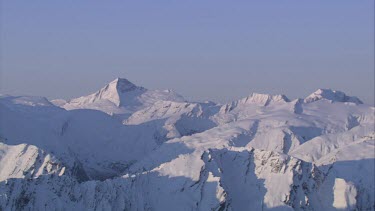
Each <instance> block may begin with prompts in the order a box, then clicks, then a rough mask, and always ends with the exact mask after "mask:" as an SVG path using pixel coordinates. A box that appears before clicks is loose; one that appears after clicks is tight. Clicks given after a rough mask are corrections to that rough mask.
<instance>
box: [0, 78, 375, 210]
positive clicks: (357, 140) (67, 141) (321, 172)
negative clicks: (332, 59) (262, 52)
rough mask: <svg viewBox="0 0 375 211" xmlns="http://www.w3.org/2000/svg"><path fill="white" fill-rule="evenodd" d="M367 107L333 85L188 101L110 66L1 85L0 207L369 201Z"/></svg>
mask: <svg viewBox="0 0 375 211" xmlns="http://www.w3.org/2000/svg"><path fill="white" fill-rule="evenodd" d="M374 114H375V108H374V107H372V106H369V105H365V104H363V103H362V101H361V100H360V99H358V98H357V97H353V96H348V95H346V94H345V93H343V92H341V91H336V90H330V89H318V90H317V91H315V92H314V93H312V94H311V95H309V96H307V97H306V98H304V99H294V100H291V99H289V98H287V97H286V96H285V95H268V94H258V93H253V94H250V95H249V96H247V97H244V98H242V99H239V100H236V101H233V102H229V103H227V104H219V103H214V102H203V103H202V102H189V101H187V100H185V99H184V98H183V97H182V96H181V95H179V94H177V93H175V92H174V91H172V90H149V89H147V88H144V87H141V86H137V85H135V84H133V83H131V82H130V81H129V80H127V79H123V78H117V79H115V80H114V81H112V82H110V83H108V84H107V85H105V86H104V87H103V88H101V89H100V90H99V91H97V92H95V93H93V94H89V95H87V96H82V97H78V98H75V99H70V100H62V99H56V100H51V101H49V100H48V99H46V98H44V97H33V96H10V95H6V94H2V95H0V210H217V211H223V210H231V211H237V210H240V211H241V210H375V131H374V130H375V116H374Z"/></svg>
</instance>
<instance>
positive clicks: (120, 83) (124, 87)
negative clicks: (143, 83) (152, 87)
mask: <svg viewBox="0 0 375 211" xmlns="http://www.w3.org/2000/svg"><path fill="white" fill-rule="evenodd" d="M108 86H109V87H112V88H113V89H114V90H117V92H119V93H124V92H129V91H133V90H136V89H144V88H143V87H139V86H136V85H135V84H133V83H132V82H130V81H129V80H128V79H125V78H116V79H115V80H113V81H112V82H110V83H109V84H108Z"/></svg>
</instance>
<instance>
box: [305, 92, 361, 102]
mask: <svg viewBox="0 0 375 211" xmlns="http://www.w3.org/2000/svg"><path fill="white" fill-rule="evenodd" d="M322 99H325V100H330V101H332V102H351V103H355V104H363V102H362V101H361V100H360V99H359V98H357V97H352V96H347V95H346V94H345V93H344V92H341V91H336V90H331V89H318V90H316V91H315V92H314V93H312V94H311V95H309V96H308V97H306V98H305V102H306V103H311V102H315V101H317V100H322Z"/></svg>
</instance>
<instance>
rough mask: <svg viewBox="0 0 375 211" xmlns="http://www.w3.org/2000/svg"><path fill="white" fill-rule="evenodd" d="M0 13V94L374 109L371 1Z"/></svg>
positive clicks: (59, 6)
mask: <svg viewBox="0 0 375 211" xmlns="http://www.w3.org/2000/svg"><path fill="white" fill-rule="evenodd" d="M1 2H2V5H1V43H0V44H1V47H0V48H1V75H0V76H1V85H0V89H1V93H7V94H13V95H18V94H24V95H38V96H46V97H48V98H50V99H53V98H71V97H78V96H81V95H86V94H89V93H92V92H94V91H96V90H97V89H99V88H101V87H102V86H104V85H105V84H106V83H107V82H109V81H111V80H113V79H114V78H116V77H124V78H127V79H129V80H130V81H132V82H134V83H135V84H137V85H141V86H144V87H146V88H151V89H154V88H156V89H167V88H171V89H173V90H175V91H177V92H178V93H180V94H182V95H183V96H185V97H186V98H187V99H191V100H200V101H203V100H214V101H219V102H225V101H229V100H233V99H237V98H240V97H244V96H247V95H249V94H250V93H252V92H260V93H270V94H279V93H283V94H286V95H287V96H288V97H289V98H291V99H293V98H296V97H305V96H306V95H308V94H310V93H311V92H313V91H315V90H316V89H318V88H332V89H337V90H342V91H344V92H346V93H347V94H349V95H356V96H358V97H360V98H361V99H363V100H364V101H365V102H366V103H369V104H372V103H373V102H374V1H373V0H361V1H355V0H350V1H349V0H330V1H327V0H314V1H298V0H293V1H292V0H284V1H276V0H273V1H260V0H259V1H249V0H247V1H221V0H203V1H202V0H200V1H198V0H190V1H166V0H158V1H143V0H139V1H138V0H137V1H120V0H117V1H115V0H105V1H102V0H101V1H99V0H90V1H88V0H86V1H85V0H82V1H77V0H64V1H51V0H48V1H47V0H45V1H41V0H33V1H26V0H23V1H20V0H2V1H1Z"/></svg>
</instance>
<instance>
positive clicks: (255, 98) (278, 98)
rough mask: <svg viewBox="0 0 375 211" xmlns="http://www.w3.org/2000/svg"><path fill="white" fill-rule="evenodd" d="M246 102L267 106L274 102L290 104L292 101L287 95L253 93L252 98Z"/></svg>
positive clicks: (249, 97)
mask: <svg viewBox="0 0 375 211" xmlns="http://www.w3.org/2000/svg"><path fill="white" fill-rule="evenodd" d="M245 100H246V102H252V103H257V104H262V105H265V106H267V105H268V104H270V103H272V102H289V101H290V100H289V99H288V98H287V97H286V96H285V95H270V94H259V93H252V94H251V95H250V96H248V97H247V98H245Z"/></svg>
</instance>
